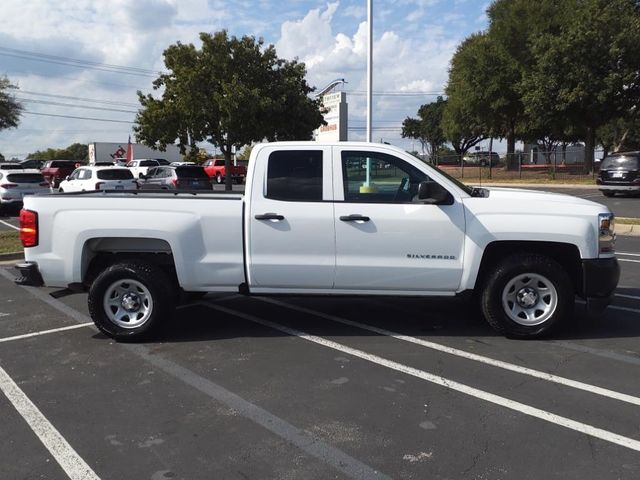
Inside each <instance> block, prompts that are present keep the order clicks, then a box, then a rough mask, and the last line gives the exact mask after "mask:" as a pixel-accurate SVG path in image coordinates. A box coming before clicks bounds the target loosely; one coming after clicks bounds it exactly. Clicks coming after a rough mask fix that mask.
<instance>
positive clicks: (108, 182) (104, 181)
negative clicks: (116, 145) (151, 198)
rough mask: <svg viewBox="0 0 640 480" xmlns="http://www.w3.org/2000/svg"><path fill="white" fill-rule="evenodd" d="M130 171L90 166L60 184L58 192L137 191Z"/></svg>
mask: <svg viewBox="0 0 640 480" xmlns="http://www.w3.org/2000/svg"><path fill="white" fill-rule="evenodd" d="M137 189H138V183H137V182H136V181H135V180H134V178H133V174H132V173H131V170H129V169H128V168H125V167H116V166H114V165H111V166H105V167H102V166H98V167H96V166H91V167H81V168H78V169H77V170H75V171H74V172H73V173H72V174H71V175H69V176H68V177H67V178H66V179H65V180H63V181H62V182H60V187H59V188H58V191H59V192H86V191H91V190H137Z"/></svg>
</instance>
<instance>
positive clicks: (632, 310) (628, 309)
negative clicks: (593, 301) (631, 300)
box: [607, 305, 640, 313]
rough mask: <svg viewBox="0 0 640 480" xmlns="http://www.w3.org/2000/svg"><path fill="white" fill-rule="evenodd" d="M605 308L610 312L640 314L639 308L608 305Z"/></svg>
mask: <svg viewBox="0 0 640 480" xmlns="http://www.w3.org/2000/svg"><path fill="white" fill-rule="evenodd" d="M607 308H610V309H611V310H620V311H622V312H633V313H640V308H629V307H619V306H617V305H609V306H608V307H607Z"/></svg>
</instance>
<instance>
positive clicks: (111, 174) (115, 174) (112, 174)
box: [98, 168, 133, 180]
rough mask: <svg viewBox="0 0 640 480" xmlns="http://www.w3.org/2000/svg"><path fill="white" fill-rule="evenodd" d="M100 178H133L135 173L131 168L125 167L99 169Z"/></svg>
mask: <svg viewBox="0 0 640 480" xmlns="http://www.w3.org/2000/svg"><path fill="white" fill-rule="evenodd" d="M98 178H99V179H100V180H131V179H133V174H132V173H131V170H127V169H125V168H114V169H109V170H98Z"/></svg>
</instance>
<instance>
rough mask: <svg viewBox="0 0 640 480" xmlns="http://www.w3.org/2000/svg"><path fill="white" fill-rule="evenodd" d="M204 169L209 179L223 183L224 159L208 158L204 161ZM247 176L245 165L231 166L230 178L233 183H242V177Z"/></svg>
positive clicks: (224, 177)
mask: <svg viewBox="0 0 640 480" xmlns="http://www.w3.org/2000/svg"><path fill="white" fill-rule="evenodd" d="M204 171H205V172H207V175H209V177H211V179H213V180H215V181H216V183H224V182H225V179H226V176H227V175H226V172H225V168H224V159H218V158H210V159H209V160H207V161H206V162H204ZM246 176H247V167H243V166H240V165H238V166H231V179H232V180H233V181H234V182H235V183H244V179H245V178H246Z"/></svg>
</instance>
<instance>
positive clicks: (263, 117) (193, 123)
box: [134, 31, 323, 190]
mask: <svg viewBox="0 0 640 480" xmlns="http://www.w3.org/2000/svg"><path fill="white" fill-rule="evenodd" d="M200 40H201V42H202V47H201V48H200V49H198V48H196V47H195V46H194V45H191V44H189V45H184V44H181V43H177V44H175V45H171V46H169V48H167V49H166V50H165V52H164V60H165V66H166V68H167V70H168V72H169V73H166V74H163V75H160V77H158V78H157V79H156V80H155V81H154V89H156V90H157V89H161V88H163V89H164V92H163V93H162V96H161V98H158V99H156V98H154V97H153V96H152V95H143V94H142V93H141V92H138V97H139V100H140V103H141V106H142V108H141V109H140V110H139V112H138V114H137V116H136V126H135V127H134V130H135V132H136V138H137V140H138V141H141V142H142V143H145V144H147V145H150V146H155V145H156V144H159V146H160V148H161V149H164V148H166V145H168V144H172V143H174V142H175V141H176V139H177V140H178V144H179V146H180V149H181V151H182V152H183V153H184V152H185V151H186V149H187V148H189V149H190V150H191V151H194V150H196V149H197V147H196V144H197V143H198V142H201V141H207V142H209V143H211V144H213V145H216V146H217V147H218V148H220V150H221V151H222V153H223V154H224V157H225V164H226V167H227V169H229V168H230V167H231V153H232V151H233V149H234V148H235V149H239V148H240V147H242V146H243V145H248V144H251V143H252V142H256V141H262V140H264V139H267V140H294V139H296V140H308V139H311V135H312V133H313V130H315V129H316V128H318V127H319V126H320V125H321V124H322V123H323V119H322V114H321V112H320V105H319V103H318V101H315V100H312V99H310V98H309V96H308V95H309V94H310V93H311V92H312V91H313V89H312V88H311V87H309V85H308V84H307V83H306V80H305V74H306V69H305V66H304V64H303V63H299V62H297V61H286V60H282V59H279V58H278V56H277V54H276V50H275V48H274V47H273V45H268V46H265V45H264V42H263V41H262V40H256V39H255V38H254V37H248V36H244V37H242V38H236V37H234V36H231V37H230V36H229V35H228V34H227V32H226V31H221V32H216V33H215V34H213V35H211V34H207V33H201V34H200ZM226 180H227V189H228V190H230V189H231V176H227V178H226Z"/></svg>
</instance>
